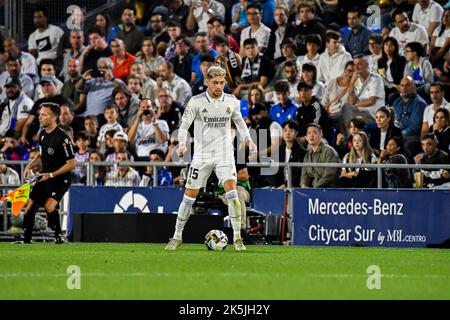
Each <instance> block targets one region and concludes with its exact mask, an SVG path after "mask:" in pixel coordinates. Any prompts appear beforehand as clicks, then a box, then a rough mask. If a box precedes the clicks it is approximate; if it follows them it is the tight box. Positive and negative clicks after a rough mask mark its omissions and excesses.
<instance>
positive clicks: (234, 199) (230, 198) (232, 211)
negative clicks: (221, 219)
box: [225, 190, 241, 240]
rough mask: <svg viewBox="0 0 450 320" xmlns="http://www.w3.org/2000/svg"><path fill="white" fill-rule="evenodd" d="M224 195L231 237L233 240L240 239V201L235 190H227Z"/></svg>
mask: <svg viewBox="0 0 450 320" xmlns="http://www.w3.org/2000/svg"><path fill="white" fill-rule="evenodd" d="M225 196H226V198H227V203H228V215H229V216H230V221H231V226H232V227H233V237H234V239H235V240H236V239H241V203H240V202H239V198H238V193H237V190H231V191H228V192H227V193H226V194H225Z"/></svg>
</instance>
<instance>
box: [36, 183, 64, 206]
mask: <svg viewBox="0 0 450 320" xmlns="http://www.w3.org/2000/svg"><path fill="white" fill-rule="evenodd" d="M70 184H71V181H70V179H49V180H47V181H43V182H38V183H36V185H35V186H34V187H33V190H31V193H30V199H31V200H33V202H34V203H36V204H38V205H39V206H41V207H42V206H43V205H44V204H45V202H46V201H47V199H48V198H53V199H55V200H56V201H57V202H58V203H59V202H60V201H61V199H62V197H63V196H64V194H65V193H66V192H67V190H69V187H70ZM57 208H58V207H57Z"/></svg>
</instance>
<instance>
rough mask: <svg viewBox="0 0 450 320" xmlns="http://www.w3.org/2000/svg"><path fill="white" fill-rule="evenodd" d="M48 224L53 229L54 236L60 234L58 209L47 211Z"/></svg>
mask: <svg viewBox="0 0 450 320" xmlns="http://www.w3.org/2000/svg"><path fill="white" fill-rule="evenodd" d="M48 224H49V226H50V228H51V229H52V230H53V231H55V237H58V236H59V235H62V230H61V222H60V221H59V211H58V210H56V209H55V210H54V211H53V212H52V213H48Z"/></svg>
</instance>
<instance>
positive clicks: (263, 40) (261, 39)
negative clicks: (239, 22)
mask: <svg viewBox="0 0 450 320" xmlns="http://www.w3.org/2000/svg"><path fill="white" fill-rule="evenodd" d="M270 32H271V30H270V28H268V27H267V26H265V25H264V24H263V23H261V25H260V26H259V28H258V30H256V32H253V33H252V27H251V26H248V27H247V28H244V29H243V30H242V31H241V44H240V45H241V47H242V48H243V47H244V41H245V40H247V39H249V38H255V39H256V41H258V47H260V48H261V47H262V48H267V46H268V45H269V38H270Z"/></svg>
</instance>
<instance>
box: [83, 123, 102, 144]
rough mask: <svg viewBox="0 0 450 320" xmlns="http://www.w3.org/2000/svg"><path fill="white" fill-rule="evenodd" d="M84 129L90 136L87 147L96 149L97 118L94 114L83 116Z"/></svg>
mask: <svg viewBox="0 0 450 320" xmlns="http://www.w3.org/2000/svg"><path fill="white" fill-rule="evenodd" d="M84 131H86V133H87V134H88V135H89V137H90V143H89V148H91V149H94V150H95V149H97V139H98V134H99V132H98V120H97V117H95V116H86V117H85V118H84Z"/></svg>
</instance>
